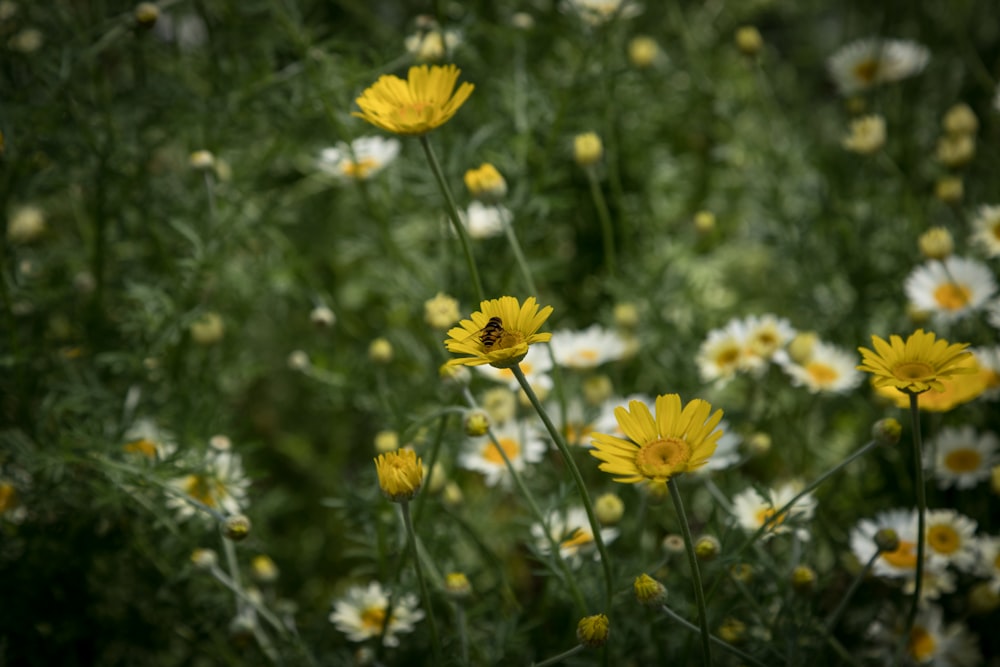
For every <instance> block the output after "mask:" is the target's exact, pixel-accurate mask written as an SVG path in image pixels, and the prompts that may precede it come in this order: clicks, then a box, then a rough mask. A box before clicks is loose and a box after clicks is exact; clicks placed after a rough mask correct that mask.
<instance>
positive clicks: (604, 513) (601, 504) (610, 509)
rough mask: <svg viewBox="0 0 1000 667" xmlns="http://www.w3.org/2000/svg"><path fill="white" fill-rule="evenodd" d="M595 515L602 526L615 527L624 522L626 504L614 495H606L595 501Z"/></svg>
mask: <svg viewBox="0 0 1000 667" xmlns="http://www.w3.org/2000/svg"><path fill="white" fill-rule="evenodd" d="M594 513H595V514H596V515H597V520H598V521H600V522H601V525H602V526H613V525H615V524H616V523H618V522H619V521H621V520H622V516H623V515H624V514H625V503H624V502H622V499H621V498H619V497H618V496H617V495H615V494H613V493H604V494H602V495H600V496H598V497H597V500H595V501H594Z"/></svg>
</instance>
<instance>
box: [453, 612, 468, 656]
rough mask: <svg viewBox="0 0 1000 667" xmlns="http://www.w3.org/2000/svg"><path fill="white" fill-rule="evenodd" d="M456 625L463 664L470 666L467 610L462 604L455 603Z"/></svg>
mask: <svg viewBox="0 0 1000 667" xmlns="http://www.w3.org/2000/svg"><path fill="white" fill-rule="evenodd" d="M455 625H456V626H458V627H457V630H458V642H459V647H460V650H461V656H462V664H463V665H468V664H469V633H468V631H467V630H466V626H465V609H464V608H463V607H462V603H461V602H456V603H455Z"/></svg>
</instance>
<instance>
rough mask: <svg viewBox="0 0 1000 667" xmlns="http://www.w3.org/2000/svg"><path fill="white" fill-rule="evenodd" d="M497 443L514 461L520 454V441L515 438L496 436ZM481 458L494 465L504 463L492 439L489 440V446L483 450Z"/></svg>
mask: <svg viewBox="0 0 1000 667" xmlns="http://www.w3.org/2000/svg"><path fill="white" fill-rule="evenodd" d="M497 443H498V444H499V445H500V449H503V453H504V454H506V455H507V458H508V459H509V460H511V461H514V460H515V459H517V458H518V457H520V456H521V443H519V442H518V441H517V440H514V439H513V438H498V439H497ZM483 458H484V459H485V460H487V461H489V462H490V463H492V464H494V465H498V466H500V465H503V464H504V460H503V456H502V455H501V454H500V450H499V449H497V447H496V445H494V444H493V441H492V440H491V441H490V442H489V446H488V447H486V449H485V450H484V451H483Z"/></svg>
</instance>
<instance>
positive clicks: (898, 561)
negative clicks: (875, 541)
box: [881, 540, 917, 570]
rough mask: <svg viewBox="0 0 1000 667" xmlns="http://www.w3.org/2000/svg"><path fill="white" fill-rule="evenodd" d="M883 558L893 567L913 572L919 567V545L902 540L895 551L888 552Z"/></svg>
mask: <svg viewBox="0 0 1000 667" xmlns="http://www.w3.org/2000/svg"><path fill="white" fill-rule="evenodd" d="M881 558H882V559H883V560H884V561H885V562H887V563H889V565H892V566H893V567H896V568H900V569H906V570H912V569H914V568H915V567H916V566H917V544H916V542H909V541H907V540H900V541H899V546H898V547H897V548H896V550H895V551H886V552H885V553H883V554H882V556H881Z"/></svg>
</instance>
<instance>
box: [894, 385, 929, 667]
mask: <svg viewBox="0 0 1000 667" xmlns="http://www.w3.org/2000/svg"><path fill="white" fill-rule="evenodd" d="M910 419H911V421H912V423H913V484H914V486H915V487H916V492H917V572H916V575H915V576H916V579H915V581H914V582H913V601H912V602H911V603H910V611H909V613H907V615H906V625H905V626H904V628H903V639H902V642H901V643H900V648H899V653H898V654H897V656H896V662H897V663H901V662H902V660H903V655H902V652H903V651H905V650H906V646H907V643H908V640H909V637H910V632H911V631H912V630H913V623H914V621H916V619H917V610H918V609H919V607H920V594H921V592H922V589H923V584H924V554H925V552H926V545H925V542H926V536H925V535H924V532H925V531H926V529H927V528H926V523H927V516H926V514H927V494H926V490H925V489H924V460H923V440H922V438H921V433H920V407H919V404H918V402H917V394H914V393H910Z"/></svg>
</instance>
